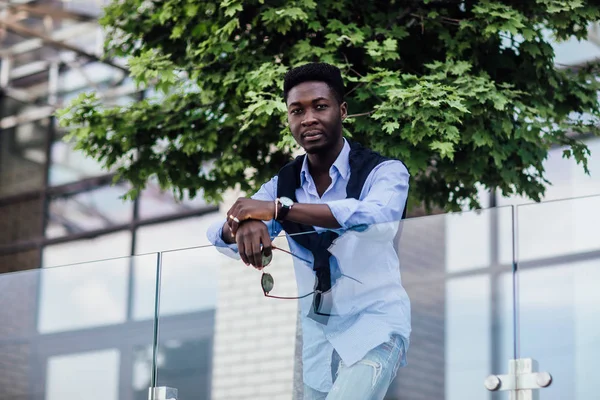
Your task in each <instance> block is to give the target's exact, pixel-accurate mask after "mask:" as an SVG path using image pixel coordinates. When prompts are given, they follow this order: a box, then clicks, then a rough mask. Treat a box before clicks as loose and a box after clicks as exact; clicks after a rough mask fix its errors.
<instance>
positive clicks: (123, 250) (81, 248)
mask: <svg viewBox="0 0 600 400" xmlns="http://www.w3.org/2000/svg"><path fill="white" fill-rule="evenodd" d="M129 254H131V232H129V231H121V232H116V233H111V234H108V235H102V236H98V237H96V238H93V239H85V240H76V241H70V242H66V243H60V244H54V245H51V246H46V247H45V248H44V251H43V256H42V265H43V266H44V267H50V266H53V265H67V264H75V263H80V262H85V261H88V260H100V259H107V258H115V257H126V256H128V255H129Z"/></svg>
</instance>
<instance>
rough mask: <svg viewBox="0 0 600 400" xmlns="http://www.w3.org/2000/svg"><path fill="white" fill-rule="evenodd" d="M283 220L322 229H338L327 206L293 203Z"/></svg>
mask: <svg viewBox="0 0 600 400" xmlns="http://www.w3.org/2000/svg"><path fill="white" fill-rule="evenodd" d="M285 219H286V220H287V221H292V222H297V223H300V224H304V225H313V226H320V227H322V228H329V229H337V228H339V227H340V224H339V223H338V221H337V220H336V219H335V217H334V216H333V214H332V213H331V209H330V208H329V206H328V205H327V204H304V203H295V204H294V205H293V207H292V208H291V209H290V211H289V212H288V214H287V216H286V217H285Z"/></svg>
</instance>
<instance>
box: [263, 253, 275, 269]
mask: <svg viewBox="0 0 600 400" xmlns="http://www.w3.org/2000/svg"><path fill="white" fill-rule="evenodd" d="M272 259H273V253H272V252H271V254H269V255H268V256H265V253H262V265H263V267H266V266H267V265H269V264H271V260H272Z"/></svg>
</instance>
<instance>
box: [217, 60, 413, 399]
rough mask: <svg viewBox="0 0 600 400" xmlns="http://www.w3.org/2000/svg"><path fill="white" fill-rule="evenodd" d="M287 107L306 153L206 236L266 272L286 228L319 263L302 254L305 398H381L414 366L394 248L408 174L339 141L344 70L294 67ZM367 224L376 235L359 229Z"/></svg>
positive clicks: (300, 250) (295, 247)
mask: <svg viewBox="0 0 600 400" xmlns="http://www.w3.org/2000/svg"><path fill="white" fill-rule="evenodd" d="M284 100H285V102H286V105H287V111H288V122H289V126H290V130H291V132H292V135H293V137H294V139H295V140H296V142H297V143H298V144H299V145H300V146H301V147H302V148H303V149H304V150H305V151H306V156H301V157H298V158H297V159H296V160H295V161H293V162H291V163H290V164H288V165H287V166H285V167H284V168H283V169H282V170H281V171H280V172H279V174H278V175H277V176H275V177H274V178H273V179H271V180H270V181H269V182H267V183H265V184H264V185H263V186H262V187H261V189H260V190H259V191H258V192H257V193H256V194H254V195H253V196H252V198H250V199H246V198H240V199H238V200H237V201H236V202H235V204H234V205H233V206H232V207H231V209H230V210H229V212H228V213H227V218H226V220H225V222H223V221H220V222H218V223H216V224H214V225H213V226H212V227H211V228H210V229H209V231H208V237H209V239H210V240H211V242H212V243H213V244H214V245H215V246H217V248H219V249H220V250H221V251H222V252H224V253H225V254H228V253H229V254H232V252H231V250H234V251H236V252H237V253H238V254H239V257H241V259H242V260H243V262H244V263H246V265H252V266H254V267H255V268H257V269H262V268H263V256H265V257H267V258H268V257H270V256H271V249H272V246H271V239H272V238H273V237H274V236H275V235H277V234H278V233H279V232H280V231H281V229H284V230H285V231H286V234H287V235H288V241H289V244H290V250H291V252H292V253H293V254H295V255H297V256H299V257H300V258H301V259H304V260H310V261H311V263H310V264H307V263H305V262H301V261H298V260H299V258H294V268H295V273H296V279H297V284H298V292H299V293H298V294H299V295H302V294H304V293H303V292H305V291H306V290H314V293H315V294H314V295H313V296H309V297H307V298H304V299H302V300H301V301H300V309H301V314H302V332H303V377H304V398H305V399H311V400H312V399H325V398H326V399H329V400H341V399H344V400H349V399H357V400H369V399H373V400H375V399H383V398H384V396H385V393H386V392H387V389H388V387H389V385H390V383H391V381H392V380H393V379H394V377H395V375H396V372H397V369H398V367H399V366H400V365H403V364H405V362H406V361H405V360H406V350H407V348H408V339H409V335H410V302H409V299H408V296H407V294H406V292H405V290H404V289H403V287H402V285H401V281H400V274H399V271H398V258H397V254H396V252H395V250H394V247H393V240H394V236H395V234H396V232H397V228H398V221H399V220H401V219H402V217H403V214H404V212H405V206H406V199H407V196H408V183H409V174H408V171H407V169H406V167H405V166H404V164H402V163H401V162H400V161H396V160H389V159H386V158H384V157H382V156H380V155H379V154H377V153H374V152H372V151H370V150H368V149H365V148H363V147H361V146H360V145H357V144H355V143H349V142H348V141H347V140H346V139H345V138H344V137H343V135H342V121H343V120H344V119H345V118H346V116H347V107H348V106H347V104H346V103H345V102H344V83H343V80H342V77H341V74H340V71H339V69H338V68H336V67H334V66H332V65H328V64H323V63H312V64H306V65H303V66H300V67H297V68H294V69H291V70H290V71H288V73H287V74H286V76H285V80H284ZM393 221H395V223H392V224H391V225H390V223H391V222H393ZM385 223H387V224H385ZM360 226H362V227H365V226H366V227H370V228H367V229H366V230H364V232H357V231H356V230H353V229H352V228H353V227H360ZM390 227H391V228H390ZM361 230H362V229H361ZM305 232H308V233H306V234H302V233H305ZM294 234H299V235H294ZM290 235H291V236H290ZM230 249H231V250H230ZM274 301H276V300H274Z"/></svg>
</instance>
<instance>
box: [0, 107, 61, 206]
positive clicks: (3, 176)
mask: <svg viewBox="0 0 600 400" xmlns="http://www.w3.org/2000/svg"><path fill="white" fill-rule="evenodd" d="M48 124H49V121H48V120H47V119H44V120H40V121H36V122H31V123H27V124H22V125H17V126H16V127H14V128H10V129H5V130H2V134H0V197H3V196H10V195H14V194H18V193H22V192H28V191H33V190H36V189H41V188H42V187H43V186H44V181H45V176H46V169H45V166H46V151H45V143H46V138H47V135H48V131H49V125H48Z"/></svg>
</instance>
